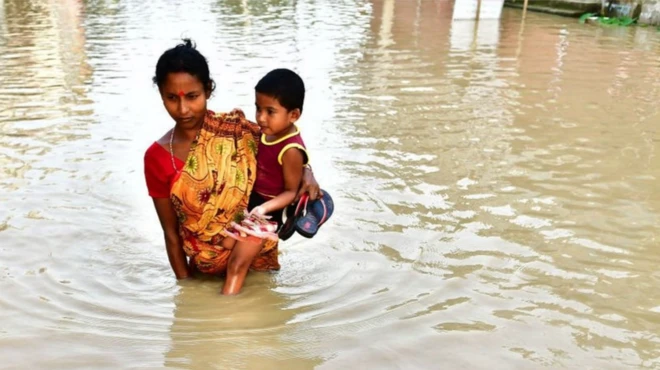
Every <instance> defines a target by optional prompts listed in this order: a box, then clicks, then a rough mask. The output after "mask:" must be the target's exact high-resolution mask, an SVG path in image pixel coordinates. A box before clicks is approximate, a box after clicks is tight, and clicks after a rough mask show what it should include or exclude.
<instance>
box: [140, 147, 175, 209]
mask: <svg viewBox="0 0 660 370" xmlns="http://www.w3.org/2000/svg"><path fill="white" fill-rule="evenodd" d="M174 163H175V164H176V168H177V170H179V171H181V169H182V168H183V165H184V162H183V161H182V160H180V159H179V158H176V157H174ZM176 175H177V171H175V170H174V168H173V167H172V155H171V154H170V152H169V150H167V149H165V148H163V146H162V145H160V144H158V143H157V142H154V143H153V144H152V145H151V146H150V147H149V149H147V151H146V152H145V153H144V178H145V179H146V181H147V190H148V191H149V196H150V197H152V198H169V197H170V189H171V188H172V184H173V183H174V180H175V179H176Z"/></svg>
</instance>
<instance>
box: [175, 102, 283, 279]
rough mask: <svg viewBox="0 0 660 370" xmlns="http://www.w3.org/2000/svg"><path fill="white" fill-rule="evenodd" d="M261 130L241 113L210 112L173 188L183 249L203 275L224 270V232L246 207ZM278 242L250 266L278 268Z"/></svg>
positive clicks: (254, 174) (254, 171)
mask: <svg viewBox="0 0 660 370" xmlns="http://www.w3.org/2000/svg"><path fill="white" fill-rule="evenodd" d="M259 137H260V132H259V127H258V126H257V125H256V124H253V123H250V122H249V121H248V120H247V119H246V118H245V115H244V114H243V112H240V111H232V112H231V113H219V114H215V113H213V112H211V111H208V113H207V115H206V118H205V120H204V124H203V126H202V128H201V129H200V131H199V133H198V134H197V138H196V139H195V141H193V143H192V145H191V147H190V153H189V154H188V158H187V159H186V163H185V166H184V167H183V170H182V171H181V173H180V174H179V176H178V178H177V179H176V181H175V182H174V184H173V185H172V189H171V199H172V203H173V204H174V208H175V210H176V213H177V216H178V218H179V232H180V234H181V238H182V240H183V249H184V251H185V252H186V255H188V257H190V259H191V261H192V262H193V263H194V264H195V266H196V267H197V269H198V270H199V271H201V272H203V273H207V274H219V273H223V272H225V271H226V270H227V261H228V259H229V255H230V253H231V250H228V249H225V248H223V247H222V246H221V242H222V239H224V238H225V237H227V236H226V229H227V227H228V226H229V223H230V222H231V221H233V220H234V218H235V217H236V215H240V214H242V213H243V210H244V209H245V208H246V207H247V204H248V199H249V195H250V192H251V191H252V186H253V185H254V181H255V178H256V170H257V160H256V154H257V140H258V139H259ZM277 255H278V251H277V243H276V242H273V241H268V242H267V243H266V245H265V246H264V248H263V249H262V250H261V253H260V254H259V255H258V256H257V257H256V258H255V259H254V261H253V262H252V265H251V268H252V269H254V270H259V271H267V270H278V269H279V268H280V265H279V262H278V260H277Z"/></svg>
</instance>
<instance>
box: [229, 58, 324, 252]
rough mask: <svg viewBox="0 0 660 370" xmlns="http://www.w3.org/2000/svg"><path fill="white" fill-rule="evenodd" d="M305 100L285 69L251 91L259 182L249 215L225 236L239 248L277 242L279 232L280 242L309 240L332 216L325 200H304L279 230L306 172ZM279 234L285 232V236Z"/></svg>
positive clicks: (300, 82) (296, 78)
mask: <svg viewBox="0 0 660 370" xmlns="http://www.w3.org/2000/svg"><path fill="white" fill-rule="evenodd" d="M304 100H305V84H304V82H303V80H302V78H301V77H300V76H299V75H298V74H296V73H295V72H293V71H291V70H289V69H275V70H272V71H270V72H269V73H268V74H266V75H265V76H264V77H263V78H262V79H261V80H259V82H258V83H257V85H256V86H255V108H256V121H257V124H258V125H259V127H260V128H261V133H262V134H261V138H260V140H259V144H258V150H257V178H256V181H255V183H254V187H253V189H252V193H251V195H250V200H249V204H248V210H249V214H247V215H246V217H245V219H243V220H242V221H241V222H240V223H234V224H233V230H228V233H229V235H230V236H232V237H233V238H235V239H237V240H239V242H248V243H253V244H254V243H259V242H260V241H261V240H262V239H273V240H277V239H278V232H279V236H280V237H281V238H282V239H287V238H288V237H290V236H291V234H292V233H293V231H294V230H295V231H297V232H298V233H299V234H301V235H303V236H305V237H307V238H311V237H313V236H314V235H315V234H316V232H317V231H318V228H319V227H320V226H321V224H323V223H324V222H325V221H326V220H327V219H328V218H329V217H330V215H331V214H332V211H333V208H334V205H333V203H332V199H331V198H330V196H329V195H328V194H322V195H321V198H320V199H319V200H316V201H312V202H310V203H309V204H306V201H305V200H306V197H303V201H304V202H305V204H304V207H303V204H302V202H301V204H300V205H299V206H298V207H296V208H295V211H294V212H290V213H288V216H289V217H288V219H287V225H284V228H283V219H284V217H283V214H284V210H285V209H286V208H287V207H288V206H289V205H291V204H292V203H293V202H294V200H295V198H296V194H297V193H298V189H299V187H300V184H301V182H302V176H303V168H304V166H309V156H308V154H307V149H306V147H305V143H304V141H303V139H302V136H301V135H300V130H299V129H298V127H297V126H296V122H297V121H298V119H300V116H301V115H302V111H303V103H304ZM303 208H304V210H305V211H306V213H305V215H304V216H303V215H302V214H301V212H302V211H303ZM292 210H293V209H292ZM283 229H288V230H286V232H285V233H283V231H285V230H283ZM284 234H286V236H284Z"/></svg>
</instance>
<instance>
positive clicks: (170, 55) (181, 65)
mask: <svg viewBox="0 0 660 370" xmlns="http://www.w3.org/2000/svg"><path fill="white" fill-rule="evenodd" d="M179 72H185V73H188V74H190V75H191V76H195V77H197V79H199V81H200V82H201V83H202V84H203V85H204V87H205V88H206V90H207V91H209V92H213V90H215V81H213V79H212V78H211V73H210V72H209V63H208V62H207V61H206V58H205V57H204V56H203V55H202V53H200V52H199V51H198V50H197V49H196V46H195V44H194V43H193V42H192V41H191V40H190V39H183V43H181V44H179V45H177V46H175V47H173V48H172V49H169V50H167V51H166V52H164V53H163V55H161V56H160V58H159V59H158V63H156V75H155V76H154V78H153V82H154V83H155V84H156V85H158V88H159V89H160V88H161V87H162V86H163V84H164V83H165V80H166V79H167V75H168V74H170V73H179Z"/></svg>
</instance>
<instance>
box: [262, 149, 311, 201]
mask: <svg viewBox="0 0 660 370" xmlns="http://www.w3.org/2000/svg"><path fill="white" fill-rule="evenodd" d="M303 162H304V155H303V153H302V151H300V150H299V149H297V148H291V149H289V150H287V151H286V152H284V155H283V156H282V173H283V174H284V191H283V192H282V193H281V194H279V195H278V196H276V197H275V198H273V199H271V200H269V201H267V202H266V203H264V204H262V205H260V206H259V207H255V209H254V210H253V212H256V213H261V214H266V213H270V212H273V211H277V210H280V209H284V208H285V207H286V206H288V205H289V204H291V203H292V202H293V201H294V200H295V199H296V194H298V188H299V187H300V182H301V181H302V177H303Z"/></svg>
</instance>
